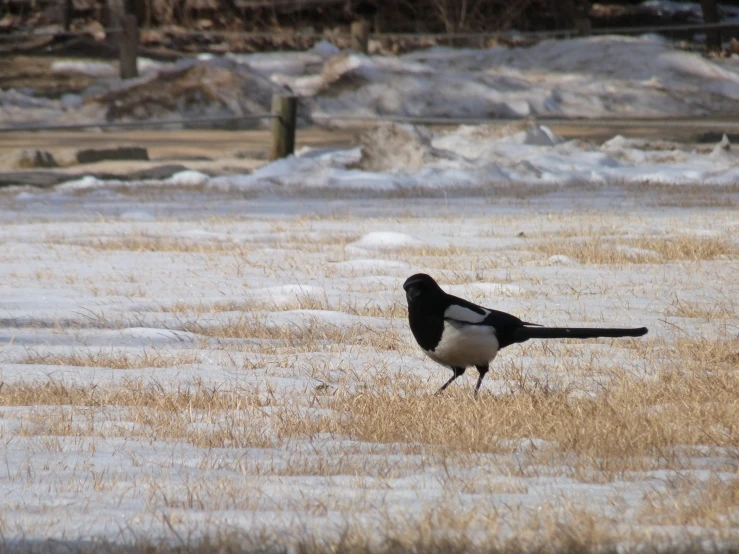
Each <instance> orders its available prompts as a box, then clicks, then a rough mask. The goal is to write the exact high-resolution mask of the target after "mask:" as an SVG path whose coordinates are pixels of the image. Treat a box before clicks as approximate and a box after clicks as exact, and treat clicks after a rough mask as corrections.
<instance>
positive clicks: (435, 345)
mask: <svg viewBox="0 0 739 554" xmlns="http://www.w3.org/2000/svg"><path fill="white" fill-rule="evenodd" d="M403 289H404V290H405V296H406V299H407V300H408V323H409V324H410V327H411V332H412V333H413V336H414V337H415V339H416V342H417V343H418V346H420V347H421V349H422V350H423V351H424V353H425V354H426V355H427V356H428V357H429V358H431V359H432V360H434V361H435V362H436V363H438V364H441V365H443V366H446V367H449V368H451V370H452V371H453V372H454V374H453V375H452V378H451V379H449V380H448V381H447V382H446V383H444V386H442V387H441V388H440V389H439V390H438V392H437V394H439V393H440V392H441V391H443V390H444V389H446V388H447V387H448V386H449V385H451V384H452V382H454V380H455V379H456V378H457V377H459V376H460V375H462V374H463V373H464V372H465V370H466V369H467V368H468V367H470V366H475V368H476V369H477V371H478V372H479V373H480V376H479V378H478V379H477V386H476V387H475V394H477V391H479V390H480V385H482V380H483V379H484V378H485V374H486V373H487V372H488V370H489V368H490V362H492V361H493V360H494V359H495V356H497V354H498V351H499V350H501V349H502V348H505V347H506V346H510V345H511V344H515V343H519V342H526V341H527V340H529V339H590V338H595V337H641V336H643V335H646V334H647V331H648V330H647V328H646V327H638V328H636V329H615V328H603V329H597V328H595V329H594V328H587V327H542V326H541V325H537V324H536V323H529V322H527V321H521V320H520V319H518V318H517V317H516V316H513V315H511V314H507V313H505V312H499V311H497V310H491V309H489V308H483V307H482V306H478V305H477V304H473V303H472V302H468V301H467V300H464V299H462V298H458V297H456V296H452V295H451V294H447V293H446V292H444V291H443V290H441V287H439V285H438V284H437V282H436V281H434V279H433V278H432V277H430V276H429V275H426V274H425V273H417V274H415V275H411V276H410V277H408V279H406V281H405V283H403Z"/></svg>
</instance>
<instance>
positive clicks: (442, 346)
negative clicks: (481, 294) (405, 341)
mask: <svg viewBox="0 0 739 554" xmlns="http://www.w3.org/2000/svg"><path fill="white" fill-rule="evenodd" d="M470 311H471V310H470ZM472 313H474V312H472ZM476 315H478V316H479V315H480V314H476ZM480 317H482V316H480ZM499 346H500V344H499V343H498V337H496V336H495V329H494V328H493V327H489V326H487V325H459V324H456V325H455V324H454V322H449V321H445V322H444V333H443V334H442V336H441V341H439V344H438V345H437V346H436V348H434V350H433V352H430V351H428V350H424V352H425V353H426V355H427V356H428V357H429V358H431V359H432V360H434V361H435V362H438V363H440V364H442V365H447V366H455V367H469V366H473V365H485V364H487V363H490V362H492V361H493V359H494V358H495V356H496V355H497V354H498V347H499Z"/></svg>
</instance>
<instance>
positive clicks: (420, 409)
mask: <svg viewBox="0 0 739 554" xmlns="http://www.w3.org/2000/svg"><path fill="white" fill-rule="evenodd" d="M736 346H737V345H736V344H734V343H732V342H729V341H714V340H699V341H690V344H688V342H681V343H680V344H679V345H677V346H675V347H673V348H671V349H670V350H669V351H668V352H652V353H651V354H650V358H649V361H650V363H656V362H657V360H658V358H659V357H664V358H665V359H667V360H669V362H668V363H667V364H666V365H665V366H664V368H663V371H661V372H660V373H659V374H658V376H657V377H656V378H655V379H646V380H645V379H635V378H634V377H633V376H631V375H629V374H627V373H624V372H620V373H614V374H612V375H610V376H609V377H610V383H609V385H608V387H607V389H603V388H600V389H599V390H598V389H597V388H596V391H597V392H594V393H590V394H585V395H583V394H572V393H573V392H578V391H575V390H568V389H562V388H559V389H557V388H553V387H550V386H549V385H547V384H542V383H539V382H536V381H530V382H528V383H525V382H524V383H521V384H520V386H519V388H518V389H517V390H514V392H512V393H510V394H506V395H503V396H498V397H495V396H490V395H483V396H482V397H481V398H480V399H479V400H477V401H474V400H473V399H472V397H471V395H470V393H469V391H467V390H464V389H461V388H458V389H452V392H451V394H448V395H446V396H441V397H435V396H429V395H428V394H427V393H426V392H425V391H424V392H423V393H421V394H419V392H418V388H417V385H418V384H417V383H414V382H412V381H404V382H400V383H399V382H398V381H395V382H393V383H392V386H391V387H389V386H383V384H382V383H377V384H375V385H373V386H371V387H369V388H368V389H367V390H365V391H363V392H361V393H359V394H356V393H343V394H337V395H336V396H335V397H334V398H333V399H332V401H331V408H332V409H333V410H334V413H332V414H330V415H323V416H322V417H320V418H313V419H310V418H302V419H301V420H300V421H299V422H297V423H295V424H294V425H293V426H292V427H291V428H290V429H289V432H290V433H297V434H306V435H313V434H315V433H326V432H330V433H334V434H336V435H339V436H345V435H346V436H351V437H355V438H357V439H359V440H362V441H367V442H379V443H395V442H401V443H413V444H427V445H431V446H435V447H440V448H443V449H451V450H453V451H458V452H462V453H474V452H506V451H509V450H510V448H511V447H512V446H511V444H512V443H511V442H510V441H511V439H513V440H514V441H520V440H526V439H531V438H534V439H540V440H543V441H545V443H544V444H545V445H546V446H542V447H541V448H540V450H541V451H542V453H545V454H546V453H548V454H560V455H568V454H576V455H577V456H578V457H579V458H580V459H581V460H583V461H585V462H586V463H590V464H592V465H593V466H595V467H597V468H599V469H602V470H612V471H624V470H628V469H638V468H642V469H643V465H644V463H645V460H646V459H647V458H652V459H655V460H662V461H664V462H665V463H668V464H672V463H679V458H680V456H679V454H678V453H677V451H676V450H675V449H676V448H677V447H679V446H686V445H687V446H704V447H709V448H719V447H731V448H734V447H739V423H738V422H739V404H738V403H737V402H736V398H737V395H739V362H738V358H737V351H736ZM672 366H678V367H672ZM593 384H595V383H591V385H593ZM580 392H585V391H580ZM514 446H515V444H514ZM657 465H659V464H657Z"/></svg>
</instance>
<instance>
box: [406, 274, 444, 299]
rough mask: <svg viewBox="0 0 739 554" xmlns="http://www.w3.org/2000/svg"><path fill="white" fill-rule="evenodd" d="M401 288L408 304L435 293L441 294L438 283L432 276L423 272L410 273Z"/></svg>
mask: <svg viewBox="0 0 739 554" xmlns="http://www.w3.org/2000/svg"><path fill="white" fill-rule="evenodd" d="M403 289H404V290H405V297H406V299H407V300H408V304H409V305H410V303H411V302H413V301H414V300H416V299H417V298H418V299H423V298H425V297H429V296H436V295H437V294H439V293H441V294H443V293H444V291H442V290H441V288H440V287H439V285H438V284H437V283H436V281H434V279H433V277H431V276H430V275H426V274H425V273H416V274H415V275H411V276H410V277H408V279H406V280H405V283H403Z"/></svg>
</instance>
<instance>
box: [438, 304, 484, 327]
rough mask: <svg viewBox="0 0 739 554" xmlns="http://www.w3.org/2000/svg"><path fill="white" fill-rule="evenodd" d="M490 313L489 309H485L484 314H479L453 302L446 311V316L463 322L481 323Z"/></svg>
mask: <svg viewBox="0 0 739 554" xmlns="http://www.w3.org/2000/svg"><path fill="white" fill-rule="evenodd" d="M489 313H490V312H489V311H487V310H485V313H484V314H478V313H477V312H475V311H473V310H470V309H469V308H465V307H464V306H460V305H459V304H452V305H451V306H449V307H448V308H447V309H446V310H445V311H444V318H445V319H446V318H449V319H454V320H455V321H461V322H463V323H480V322H481V321H482V320H483V319H485V318H486V317H487V316H488V314H489Z"/></svg>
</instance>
